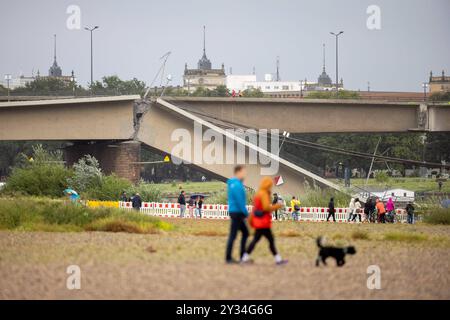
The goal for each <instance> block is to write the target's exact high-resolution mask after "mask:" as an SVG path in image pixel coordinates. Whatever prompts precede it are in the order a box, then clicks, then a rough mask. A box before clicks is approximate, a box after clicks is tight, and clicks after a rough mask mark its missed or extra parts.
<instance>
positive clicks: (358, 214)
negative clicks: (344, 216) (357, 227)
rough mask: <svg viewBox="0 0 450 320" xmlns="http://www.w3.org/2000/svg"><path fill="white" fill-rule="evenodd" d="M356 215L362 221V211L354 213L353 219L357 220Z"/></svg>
mask: <svg viewBox="0 0 450 320" xmlns="http://www.w3.org/2000/svg"><path fill="white" fill-rule="evenodd" d="M356 217H358V218H359V222H361V213H355V214H354V215H353V218H352V221H356Z"/></svg>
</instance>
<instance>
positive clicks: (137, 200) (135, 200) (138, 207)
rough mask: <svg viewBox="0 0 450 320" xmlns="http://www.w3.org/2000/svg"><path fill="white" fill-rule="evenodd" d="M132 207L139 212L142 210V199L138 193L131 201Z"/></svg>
mask: <svg viewBox="0 0 450 320" xmlns="http://www.w3.org/2000/svg"><path fill="white" fill-rule="evenodd" d="M131 206H132V207H133V209H134V210H137V211H139V210H141V207H142V199H141V196H140V195H139V193H137V192H136V194H135V195H134V197H133V199H131Z"/></svg>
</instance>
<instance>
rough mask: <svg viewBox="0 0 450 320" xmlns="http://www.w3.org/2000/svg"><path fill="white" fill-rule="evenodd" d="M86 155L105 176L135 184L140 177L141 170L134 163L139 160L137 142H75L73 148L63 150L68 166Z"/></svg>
mask: <svg viewBox="0 0 450 320" xmlns="http://www.w3.org/2000/svg"><path fill="white" fill-rule="evenodd" d="M87 154H89V155H91V156H93V157H95V158H96V159H97V160H98V161H99V163H100V167H101V169H102V171H103V172H104V173H105V174H111V173H115V174H116V175H117V176H119V177H122V178H125V179H128V180H130V181H131V182H133V183H137V182H138V181H139V179H140V177H141V168H140V166H139V164H137V163H136V162H139V161H140V158H141V143H140V142H138V141H125V142H113V141H95V142H93V143H92V142H89V143H87V142H75V143H74V144H73V146H70V147H67V148H65V149H64V158H65V161H66V164H67V165H68V166H71V165H73V164H74V163H75V162H77V161H78V160H79V159H80V158H82V157H83V156H84V155H87Z"/></svg>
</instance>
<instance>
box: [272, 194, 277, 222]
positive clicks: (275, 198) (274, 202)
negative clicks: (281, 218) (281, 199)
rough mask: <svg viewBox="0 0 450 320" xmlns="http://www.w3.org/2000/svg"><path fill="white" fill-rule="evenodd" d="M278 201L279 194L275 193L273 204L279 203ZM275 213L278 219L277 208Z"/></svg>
mask: <svg viewBox="0 0 450 320" xmlns="http://www.w3.org/2000/svg"><path fill="white" fill-rule="evenodd" d="M277 203H278V194H276V193H274V194H273V199H272V204H277ZM274 213H275V220H278V210H275V211H274Z"/></svg>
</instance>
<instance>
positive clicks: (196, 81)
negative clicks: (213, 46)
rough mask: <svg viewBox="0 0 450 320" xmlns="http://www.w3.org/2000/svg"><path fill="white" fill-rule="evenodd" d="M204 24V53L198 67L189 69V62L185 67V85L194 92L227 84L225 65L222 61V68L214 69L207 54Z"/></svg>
mask: <svg viewBox="0 0 450 320" xmlns="http://www.w3.org/2000/svg"><path fill="white" fill-rule="evenodd" d="M205 33H206V32H205V27H204V26H203V55H202V57H201V58H200V60H199V61H198V63H197V68H196V69H189V68H188V65H187V63H186V64H185V67H184V75H183V87H184V89H185V90H187V91H188V92H190V93H192V92H194V91H195V90H196V89H197V88H199V87H203V88H205V89H209V90H213V89H215V88H217V86H225V85H226V75H225V66H224V64H223V63H222V67H221V68H220V69H213V68H212V64H211V61H210V60H209V59H208V57H207V56H206V36H205Z"/></svg>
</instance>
